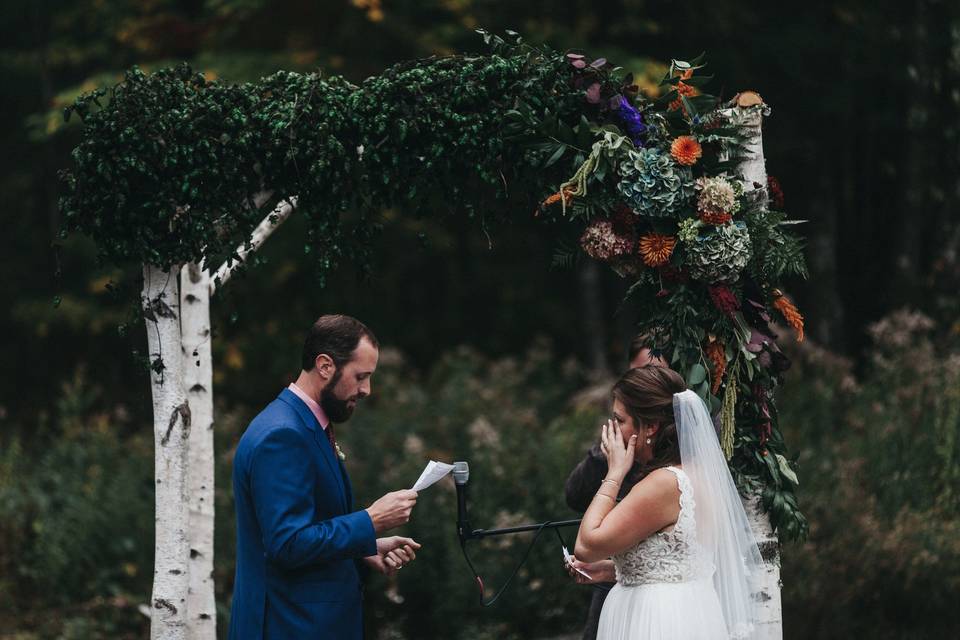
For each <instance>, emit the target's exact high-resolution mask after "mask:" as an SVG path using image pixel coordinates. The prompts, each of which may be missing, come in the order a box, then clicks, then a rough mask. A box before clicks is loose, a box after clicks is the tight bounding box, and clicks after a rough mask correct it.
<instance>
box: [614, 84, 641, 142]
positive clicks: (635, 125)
mask: <svg viewBox="0 0 960 640" xmlns="http://www.w3.org/2000/svg"><path fill="white" fill-rule="evenodd" d="M615 111H616V114H617V116H618V117H619V118H620V120H622V121H623V125H624V128H625V129H626V130H627V135H628V136H630V139H631V140H633V144H635V145H637V146H638V147H642V146H643V140H642V138H641V136H642V135H643V133H644V132H645V131H646V130H647V125H645V124H643V117H642V116H641V115H640V112H639V111H637V109H636V107H634V106H633V105H632V104H630V101H629V100H627V99H626V98H625V97H624V96H620V101H619V103H618V104H617V108H616V110H615Z"/></svg>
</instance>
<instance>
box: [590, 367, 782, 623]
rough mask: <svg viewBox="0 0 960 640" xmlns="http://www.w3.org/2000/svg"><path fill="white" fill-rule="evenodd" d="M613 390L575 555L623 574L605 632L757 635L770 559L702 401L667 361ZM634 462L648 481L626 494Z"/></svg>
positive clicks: (629, 376)
mask: <svg viewBox="0 0 960 640" xmlns="http://www.w3.org/2000/svg"><path fill="white" fill-rule="evenodd" d="M612 395H613V411H612V414H613V415H612V418H611V419H610V420H608V421H607V422H606V423H605V424H604V425H603V426H602V427H601V436H600V449H601V452H602V453H603V455H604V457H605V458H606V460H607V468H608V471H607V474H606V477H605V478H604V479H603V480H602V481H601V483H600V488H599V489H598V490H597V492H596V494H595V495H594V497H593V499H592V500H591V502H590V505H589V507H588V508H587V511H586V513H585V514H584V517H583V521H582V522H581V524H580V530H579V532H578V534H577V541H576V545H575V547H574V549H575V551H574V560H573V562H572V566H573V567H575V568H580V569H582V570H584V571H586V572H587V573H590V575H591V577H593V578H594V579H596V577H598V576H601V575H602V574H610V573H613V574H615V576H616V583H617V584H616V585H615V586H614V587H613V589H611V590H610V593H609V594H608V596H607V598H606V601H605V603H604V605H603V610H602V612H601V614H600V621H599V626H598V629H597V638H598V640H640V639H643V640H657V639H671V640H713V639H717V640H720V639H724V640H725V639H727V638H750V637H752V635H754V634H755V633H756V629H757V620H758V613H759V606H758V604H757V602H756V601H755V600H754V599H752V598H751V593H752V590H753V589H752V585H751V578H752V577H753V576H760V575H761V570H762V565H763V561H762V559H761V557H760V552H759V550H758V548H757V543H756V540H755V539H754V537H753V535H752V533H751V532H750V527H749V524H748V522H747V517H746V513H745V512H744V509H743V504H742V502H741V500H740V496H739V493H738V492H737V489H736V486H735V485H734V482H733V478H732V476H731V475H730V471H729V469H728V467H727V464H726V459H725V458H724V456H723V453H722V451H721V449H720V444H719V442H718V440H717V436H716V432H715V430H714V426H713V421H712V420H711V418H710V414H709V412H708V410H707V407H706V405H705V404H704V402H703V401H702V400H701V399H700V397H699V396H697V395H696V394H695V393H694V392H693V391H690V390H688V389H687V388H686V385H685V383H684V381H683V379H682V378H681V377H680V375H679V374H677V373H676V372H675V371H672V370H671V369H668V368H666V367H656V366H644V367H641V368H637V369H631V370H630V371H628V372H627V373H626V374H624V375H623V376H622V377H621V378H620V380H619V381H617V383H616V384H615V385H614V386H613V391H612ZM635 461H637V462H638V463H639V464H640V466H641V468H642V470H643V471H642V478H643V479H642V480H640V481H639V482H637V484H636V485H634V487H633V488H632V489H631V490H630V491H629V493H627V494H626V496H625V497H624V498H623V499H622V501H620V502H618V501H617V495H618V492H619V490H620V486H621V484H622V483H623V481H624V479H625V478H626V476H627V473H628V472H629V471H630V470H631V468H632V467H633V466H634V462H635ZM610 558H612V559H610ZM591 571H592V573H591ZM583 580H586V579H585V578H583Z"/></svg>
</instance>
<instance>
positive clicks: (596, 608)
mask: <svg viewBox="0 0 960 640" xmlns="http://www.w3.org/2000/svg"><path fill="white" fill-rule="evenodd" d="M606 475H607V459H606V458H605V457H604V456H603V452H602V451H600V444H599V443H597V444H595V445H593V446H592V447H590V450H589V451H588V452H587V455H586V456H585V457H584V458H583V460H581V461H580V464H578V465H577V466H576V467H575V468H574V469H573V471H571V472H570V475H569V476H568V477H567V483H566V485H565V486H564V491H565V492H566V499H567V506H569V507H570V508H571V509H573V510H574V511H579V512H580V513H583V512H584V511H586V510H587V507H589V506H590V502H591V501H592V500H593V496H595V495H596V493H597V490H598V489H599V488H600V482H601V481H602V480H603V479H604V478H605V477H606ZM641 477H642V473H641V470H640V466H639V464H637V463H635V464H634V465H633V468H632V469H631V470H630V472H629V473H628V474H627V477H625V478H624V479H623V483H622V484H621V485H620V492H619V493H618V494H617V499H618V500H621V499H623V497H624V496H626V495H627V494H628V493H630V489H632V488H633V485H635V484H636V483H637V482H639V481H640V479H641ZM613 585H614V583H613V582H607V583H601V584H596V585H593V598H592V599H591V600H590V610H589V611H588V612H587V623H586V626H585V627H584V629H583V640H595V639H596V637H597V625H598V624H599V623H600V610H601V609H603V601H604V600H606V598H607V592H609V591H610V589H611V588H612V587H613Z"/></svg>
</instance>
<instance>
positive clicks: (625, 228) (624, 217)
mask: <svg viewBox="0 0 960 640" xmlns="http://www.w3.org/2000/svg"><path fill="white" fill-rule="evenodd" d="M610 222H612V223H613V230H614V232H615V233H617V234H619V235H622V236H630V235H633V233H634V229H635V228H636V226H637V214H636V213H635V212H634V210H633V209H631V208H630V207H628V206H627V205H625V204H622V203H621V204H619V205H617V208H616V209H614V210H613V215H612V216H610Z"/></svg>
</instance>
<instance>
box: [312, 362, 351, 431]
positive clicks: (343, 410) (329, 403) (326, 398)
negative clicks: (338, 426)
mask: <svg viewBox="0 0 960 640" xmlns="http://www.w3.org/2000/svg"><path fill="white" fill-rule="evenodd" d="M339 374H340V372H339V371H338V372H337V375H335V376H334V377H333V379H331V380H330V382H329V384H327V386H325V387H324V388H323V391H321V392H320V408H321V409H323V412H324V413H325V414H327V417H328V418H330V421H331V422H336V423H341V422H346V421H347V420H349V419H350V416H352V415H353V410H354V408H355V407H356V400H357V398H355V397H354V398H347V399H346V400H344V399H342V398H338V397H337V395H336V394H335V393H334V392H333V389H334V387H336V386H337V382H339V381H340V375H339ZM351 400H352V401H353V402H354V404H353V406H350V404H349V402H350V401H351Z"/></svg>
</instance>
